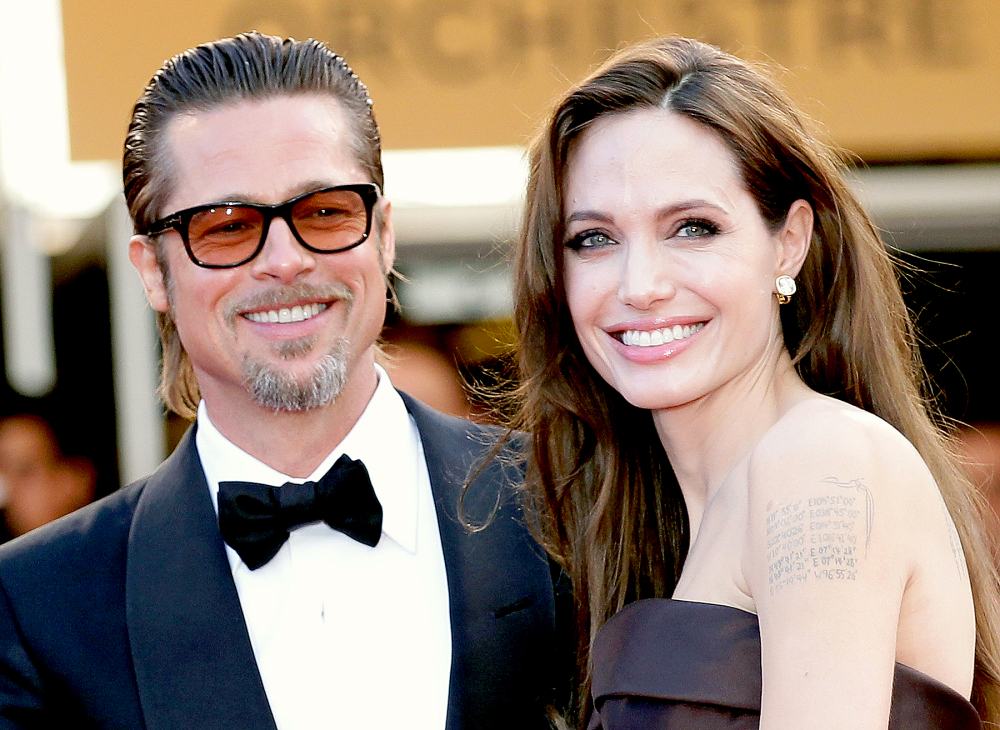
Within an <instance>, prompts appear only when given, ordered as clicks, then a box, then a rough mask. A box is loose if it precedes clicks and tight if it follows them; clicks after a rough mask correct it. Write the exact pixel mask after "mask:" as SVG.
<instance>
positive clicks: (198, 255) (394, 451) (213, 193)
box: [0, 33, 555, 730]
mask: <svg viewBox="0 0 1000 730" xmlns="http://www.w3.org/2000/svg"><path fill="white" fill-rule="evenodd" d="M124 179H125V196H126V200H127V203H128V206H129V210H130V212H131V215H132V219H133V223H134V226H135V231H136V235H135V236H134V237H133V238H132V240H131V242H130V248H129V253H130V257H131V260H132V263H133V264H134V265H135V267H136V269H137V271H138V273H139V275H140V277H141V279H142V282H143V285H144V287H145V291H146V296H147V299H148V301H149V303H150V305H151V306H152V308H153V309H154V310H155V312H156V316H157V321H158V325H159V328H160V335H161V341H162V349H163V373H162V385H161V395H162V396H163V398H164V400H165V402H166V404H167V405H168V407H169V408H171V409H172V410H174V411H175V412H177V413H178V414H181V415H183V416H185V417H187V418H190V419H193V420H195V426H194V427H192V428H191V429H190V430H189V432H188V433H187V435H186V436H185V437H184V439H183V440H182V441H181V443H180V444H179V445H178V447H177V449H176V450H175V452H174V453H173V455H171V457H170V458H169V459H168V460H167V461H166V462H165V463H164V464H163V465H162V466H161V467H160V468H159V469H158V470H157V471H156V472H155V473H154V474H153V475H151V476H150V477H148V478H146V479H142V480H140V481H138V482H136V483H134V484H132V485H130V486H128V487H126V488H124V489H122V490H120V491H118V492H117V493H115V494H113V495H111V496H109V497H108V498H105V499H104V500H102V501H100V502H98V503H96V504H95V505H93V506H91V507H89V508H87V509H84V510H81V511H79V512H77V513H76V514H74V515H73V516H71V517H69V518H67V519H65V520H62V521H60V522H59V523H57V524H56V525H52V526H49V527H46V528H43V529H40V530H37V531H35V532H33V533H32V534H31V535H29V536H25V537H23V538H21V539H19V540H16V541H14V542H12V543H9V544H8V545H5V546H3V548H0V586H2V591H3V595H4V596H5V598H6V600H5V601H4V602H3V603H2V604H0V727H2V728H8V727H18V728H29V727H30V728H52V727H66V728H69V727H101V728H141V727H147V728H181V727H197V728H200V729H208V728H217V729H219V730H223V729H226V730H232V729H233V728H248V729H249V728H253V729H254V730H257V729H264V728H280V729H281V730H297V729H300V728H302V729H307V728H327V727H345V728H402V727H413V728H437V729H439V730H443V729H445V728H447V729H448V730H459V729H460V728H470V729H471V728H475V729H477V730H488V729H489V728H512V727H516V728H534V727H542V726H544V724H545V719H544V718H545V709H546V705H547V704H548V703H549V702H550V701H551V694H552V685H553V684H554V680H553V676H552V673H551V672H550V666H551V661H552V650H553V641H554V635H553V623H554V610H555V608H554V603H555V597H554V591H553V585H552V573H551V571H550V565H549V563H548V562H547V561H546V559H545V556H544V554H543V553H542V551H541V550H539V549H538V547H537V545H536V544H535V543H534V542H533V541H532V540H531V538H530V536H529V535H528V533H527V531H526V529H525V527H524V525H523V520H522V519H521V516H520V515H521V513H520V509H519V506H518V504H517V502H516V501H515V496H514V494H513V493H512V491H511V490H510V489H508V487H509V486H510V484H511V483H512V480H513V477H514V475H513V474H508V473H507V468H506V466H505V465H504V463H503V462H501V461H494V462H492V463H490V464H488V465H487V467H486V468H485V469H483V470H482V471H481V472H479V473H478V476H477V478H476V480H475V483H474V485H473V486H472V489H471V491H470V492H468V493H467V495H466V499H465V509H466V510H467V511H470V512H471V513H472V514H480V515H482V514H487V513H489V514H493V513H494V512H495V516H494V518H493V519H492V520H491V521H490V524H489V526H488V527H487V528H486V529H483V530H481V531H479V532H476V533H475V534H472V533H470V532H468V531H467V530H466V529H465V527H464V524H463V523H462V522H461V521H460V520H459V519H458V516H457V512H458V508H459V498H460V487H461V485H462V481H463V479H464V478H465V476H466V474H467V473H468V469H469V467H470V466H471V465H472V464H473V463H475V462H477V461H478V460H479V458H480V456H481V454H482V452H483V450H484V448H485V446H484V442H486V441H488V440H489V434H488V433H487V432H486V431H485V430H484V429H483V428H480V427H477V426H474V425H472V424H470V423H469V422H467V421H463V420H459V419H454V418H450V417H447V416H444V415H442V414H440V413H437V412H435V411H433V410H431V409H430V408H428V407H427V406H424V405H422V404H421V403H420V402H418V401H416V400H414V399H412V398H409V397H407V396H404V395H403V394H401V393H400V392H398V391H397V390H396V389H395V388H394V387H393V385H392V383H391V381H390V379H389V376H388V375H387V373H386V372H385V371H384V370H383V369H381V368H380V367H379V366H378V365H377V364H376V355H377V345H376V342H377V340H378V338H379V334H380V331H381V329H382V326H383V321H384V317H385V313H386V302H387V289H388V275H389V273H390V271H391V269H392V264H393V258H394V254H395V239H394V233H393V226H392V208H391V205H390V203H389V201H388V199H387V198H386V197H385V196H384V195H383V194H382V189H383V180H382V165H381V141H380V136H379V130H378V127H377V125H376V123H375V118H374V115H373V112H372V107H371V99H370V98H369V96H368V92H367V88H366V87H365V85H364V84H363V83H362V82H361V81H360V80H359V79H358V77H357V75H356V74H354V72H353V71H352V70H351V68H350V67H349V66H348V65H347V63H346V61H345V60H344V59H343V58H342V57H340V56H338V55H336V54H334V53H333V52H331V51H330V50H329V49H328V48H327V47H326V46H325V45H323V44H322V43H319V42H317V41H305V42H297V41H294V40H291V39H280V38H275V37H271V36H265V35H261V34H258V33H249V34H243V35H240V36H237V37H234V38H227V39H224V40H221V41H218V42H215V43H209V44H205V45H202V46H198V47H197V48H194V49H191V50H188V51H186V52H184V53H182V54H180V55H178V56H176V57H174V58H173V59H171V60H169V61H167V62H166V64H165V65H164V66H163V67H162V68H161V69H160V70H159V71H158V72H157V73H156V74H155V75H154V77H153V78H152V80H151V81H150V83H149V85H148V86H147V88H146V89H145V91H144V93H143V94H142V96H141V97H140V99H139V100H138V102H137V103H136V105H135V108H134V110H133V115H132V120H131V124H130V127H129V132H128V136H127V138H126V142H125V155H124Z"/></svg>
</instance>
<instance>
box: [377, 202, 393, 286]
mask: <svg viewBox="0 0 1000 730" xmlns="http://www.w3.org/2000/svg"><path fill="white" fill-rule="evenodd" d="M379 205H380V206H381V212H380V213H377V214H376V218H375V220H376V221H378V226H379V231H378V235H379V243H380V252H381V258H382V271H383V272H384V273H385V274H386V275H388V274H389V272H390V271H392V265H393V264H394V263H396V229H395V228H393V226H392V203H390V202H389V201H388V200H386V199H385V198H382V199H381V200H379Z"/></svg>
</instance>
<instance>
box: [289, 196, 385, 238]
mask: <svg viewBox="0 0 1000 730" xmlns="http://www.w3.org/2000/svg"><path fill="white" fill-rule="evenodd" d="M292 220H293V221H294V222H295V229H296V230H297V231H298V232H299V235H300V236H301V237H302V239H303V240H304V241H305V242H306V243H308V244H309V245H310V246H312V247H313V248H316V249H319V250H321V251H337V250H339V249H345V248H350V247H352V246H354V245H355V244H357V243H359V242H360V241H362V240H364V238H365V234H366V233H367V232H368V209H367V207H366V206H365V201H364V200H363V199H362V198H361V195H359V194H358V193H357V192H355V191H353V190H329V191H325V192H318V193H313V194H312V195H309V196H307V197H305V198H303V199H302V200H300V201H299V202H298V203H296V204H295V207H294V208H292Z"/></svg>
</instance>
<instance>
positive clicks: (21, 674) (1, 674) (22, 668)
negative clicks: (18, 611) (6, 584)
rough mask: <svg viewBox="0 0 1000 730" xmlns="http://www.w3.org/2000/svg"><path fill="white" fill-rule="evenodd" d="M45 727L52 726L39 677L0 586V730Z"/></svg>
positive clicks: (8, 600) (7, 599)
mask: <svg viewBox="0 0 1000 730" xmlns="http://www.w3.org/2000/svg"><path fill="white" fill-rule="evenodd" d="M45 727H51V725H50V724H49V723H48V722H47V721H46V712H45V709H44V707H43V703H42V692H41V678H40V676H39V673H38V669H37V668H36V667H35V665H34V663H33V662H32V660H31V657H30V656H29V654H28V651H27V650H26V649H25V646H24V641H23V637H22V634H21V629H20V627H19V626H18V622H17V618H16V617H15V615H14V610H13V607H12V606H11V603H10V598H9V597H8V595H7V591H6V590H5V589H4V588H3V586H2V585H0V730H7V729H8V728H45Z"/></svg>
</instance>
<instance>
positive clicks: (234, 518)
mask: <svg viewBox="0 0 1000 730" xmlns="http://www.w3.org/2000/svg"><path fill="white" fill-rule="evenodd" d="M319 521H323V522H325V523H326V524H328V525H329V526H330V527H332V528H333V529H334V530H339V531H340V532H343V533H344V534H345V535H347V536H349V537H352V538H354V539H355V540H357V541H358V542H360V543H363V544H365V545H368V546H369V547H375V546H376V545H377V544H378V541H379V538H380V537H381V536H382V505H381V504H380V503H379V501H378V497H377V496H375V490H374V489H372V482H371V479H370V478H369V477H368V470H367V469H366V468H365V465H364V464H363V463H361V462H360V461H355V460H354V459H351V458H350V457H349V456H347V454H344V455H343V456H341V457H340V458H339V459H337V462H336V463H335V464H334V465H333V466H332V467H331V468H330V471H328V472H327V473H326V474H325V475H324V476H323V477H322V478H321V479H320V480H319V481H318V482H305V483H304V484H291V483H288V484H285V485H284V486H281V487H271V486H268V485H267V484H258V483H257V482H219V530H220V531H221V532H222V539H223V540H225V541H226V543H227V544H228V545H229V546H230V547H231V548H232V549H233V550H235V551H236V552H237V553H238V554H239V556H240V558H242V560H243V562H244V563H246V565H247V567H248V568H250V570H256V569H257V568H259V567H260V566H262V565H264V564H265V563H267V561H268V560H270V559H271V558H273V557H274V556H275V554H277V552H278V550H280V549H281V546H282V545H284V544H285V540H287V539H288V533H289V532H290V531H291V530H293V529H295V528H296V527H299V526H301V525H305V524H308V523H310V522H319Z"/></svg>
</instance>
